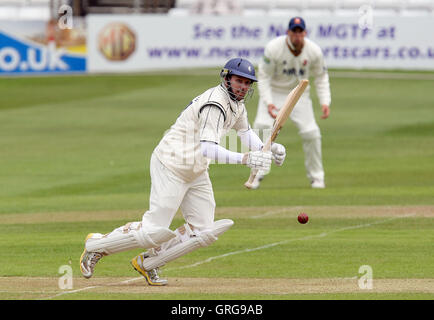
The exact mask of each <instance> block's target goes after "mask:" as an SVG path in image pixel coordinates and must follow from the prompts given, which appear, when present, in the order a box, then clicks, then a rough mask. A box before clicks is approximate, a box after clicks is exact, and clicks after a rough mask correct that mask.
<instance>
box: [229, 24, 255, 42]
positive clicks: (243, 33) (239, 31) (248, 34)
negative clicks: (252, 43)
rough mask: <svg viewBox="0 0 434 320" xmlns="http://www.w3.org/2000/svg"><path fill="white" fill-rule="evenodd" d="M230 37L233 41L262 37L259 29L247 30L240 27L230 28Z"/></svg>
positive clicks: (244, 27)
mask: <svg viewBox="0 0 434 320" xmlns="http://www.w3.org/2000/svg"><path fill="white" fill-rule="evenodd" d="M231 35H232V38H234V39H240V38H245V39H257V38H259V37H260V36H261V35H262V30H261V29H260V28H249V27H246V26H243V25H240V26H234V27H232V28H231Z"/></svg>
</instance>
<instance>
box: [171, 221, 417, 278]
mask: <svg viewBox="0 0 434 320" xmlns="http://www.w3.org/2000/svg"><path fill="white" fill-rule="evenodd" d="M414 215H415V214H414V213H413V214H406V215H402V216H397V217H393V218H389V219H386V220H381V221H377V222H372V223H366V224H360V225H357V226H350V227H345V228H340V229H336V230H332V231H329V232H322V233H320V234H317V235H312V236H306V237H301V238H295V239H289V240H284V241H279V242H275V243H270V244H266V245H263V246H260V247H256V248H250V249H244V250H238V251H233V252H228V253H225V254H222V255H219V256H215V257H210V258H208V259H205V260H203V261H199V262H196V263H193V264H190V265H187V266H182V267H175V268H167V269H165V271H172V270H182V269H187V268H193V267H196V266H199V265H201V264H204V263H208V262H211V261H213V260H216V259H221V258H225V257H228V256H232V255H235V254H241V253H246V252H253V251H258V250H262V249H267V248H271V247H275V246H278V245H281V244H287V243H290V242H294V241H303V240H309V239H314V238H323V237H326V236H328V235H329V234H332V233H336V232H341V231H347V230H353V229H360V228H364V227H370V226H373V225H376V224H381V223H385V222H389V221H392V220H396V219H400V218H407V217H411V216H414Z"/></svg>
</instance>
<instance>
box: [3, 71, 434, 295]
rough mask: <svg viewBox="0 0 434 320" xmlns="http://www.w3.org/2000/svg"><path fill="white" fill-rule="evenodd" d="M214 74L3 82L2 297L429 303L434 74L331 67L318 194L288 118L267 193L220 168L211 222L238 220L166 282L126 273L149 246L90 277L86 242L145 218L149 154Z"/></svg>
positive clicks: (174, 268)
mask: <svg viewBox="0 0 434 320" xmlns="http://www.w3.org/2000/svg"><path fill="white" fill-rule="evenodd" d="M218 71H219V70H218V69H216V70H198V71H197V72H194V73H193V75H190V76H186V75H184V74H183V73H182V72H165V73H152V74H151V73H149V74H137V75H104V76H103V75H95V76H72V77H33V78H0V150H1V151H0V155H1V156H0V181H1V183H0V241H1V246H0V261H1V263H0V299H147V300H148V299H149V300H150V299H433V298H434V256H433V254H432V252H433V249H434V219H433V218H434V108H433V107H434V105H433V103H434V90H433V88H434V73H429V72H418V73H416V72H413V73H408V72H407V73H404V72H378V71H377V72H365V71H364V72H355V71H337V70H335V71H333V70H332V72H331V73H330V75H331V79H330V81H331V89H332V101H333V102H332V111H331V116H330V118H329V119H327V120H321V119H320V112H319V111H320V110H319V107H318V104H317V99H316V96H315V93H314V90H313V92H312V93H313V95H312V96H313V97H314V105H315V112H316V116H317V119H318V123H319V125H320V128H321V131H322V136H323V158H324V167H325V171H326V183H327V188H326V189H324V190H312V189H311V188H310V187H309V182H308V180H307V178H306V175H305V170H304V164H303V161H304V160H303V158H304V156H303V152H302V147H301V141H300V138H299V136H298V135H297V132H296V129H295V127H294V125H293V124H292V123H290V122H288V123H287V125H286V126H285V128H284V129H282V131H281V133H280V135H279V137H278V142H279V143H282V144H284V145H285V146H286V149H287V158H286V160H285V163H284V165H283V167H280V168H278V167H273V168H272V171H271V173H270V174H269V175H268V176H267V178H266V180H264V183H263V184H262V185H261V188H260V189H258V190H255V191H249V190H247V189H245V188H244V187H243V183H244V182H245V180H246V179H247V178H248V175H249V170H248V169H247V168H245V167H241V166H235V165H233V166H231V165H211V168H210V176H211V180H212V183H213V187H214V192H215V199H216V203H217V211H216V218H217V219H220V218H231V219H233V220H234V221H235V225H234V226H233V228H231V229H230V230H229V231H228V232H227V233H225V234H224V235H223V236H221V237H220V239H219V240H218V241H217V242H216V243H215V244H213V245H212V246H210V247H207V248H203V249H200V250H197V251H195V252H193V253H191V254H189V255H187V256H184V257H182V258H180V259H179V260H177V261H174V262H172V263H170V264H169V265H167V266H166V267H164V268H163V270H162V271H163V275H164V276H166V277H168V278H169V282H170V284H169V286H167V287H164V288H153V287H148V286H144V285H143V281H142V280H141V279H139V278H138V277H139V275H138V274H137V273H135V271H134V270H133V269H132V268H131V266H130V265H129V260H130V258H132V257H133V256H134V255H135V254H136V253H138V252H139V251H134V252H126V253H121V254H118V255H113V256H109V257H106V258H104V259H103V260H101V262H100V263H99V264H98V265H97V269H96V273H95V276H94V278H92V279H90V280H85V279H83V278H81V277H80V270H79V267H78V259H79V257H80V254H81V252H82V248H83V240H84V238H85V236H86V235H87V233H89V232H101V233H105V232H109V231H111V230H113V229H114V228H116V227H119V226H121V225H123V224H125V223H126V222H129V221H138V220H140V219H141V216H142V214H143V212H144V211H146V209H147V207H148V198H149V190H150V179H149V160H150V155H151V152H152V150H153V148H154V147H155V146H156V145H157V143H158V142H159V140H160V139H161V137H162V136H163V134H164V132H165V130H167V129H168V128H169V127H170V125H171V124H173V123H174V121H175V120H176V118H177V116H178V115H179V113H180V112H181V111H182V110H183V109H184V107H185V106H186V105H187V104H188V103H189V102H190V100H191V99H192V98H193V97H195V96H196V95H198V94H200V93H201V92H203V91H204V90H206V89H207V88H209V87H211V86H214V85H216V84H217V82H218V81H219V77H218ZM257 100H258V94H257V92H256V93H255V95H254V96H253V99H252V100H251V101H249V102H248V104H247V109H248V112H249V119H250V122H251V123H252V122H253V120H254V117H255V114H256V106H257ZM301 211H304V212H306V213H307V214H308V215H309V217H310V221H309V223H308V224H306V225H301V224H299V223H298V222H297V220H296V217H297V214H298V213H299V212H301ZM180 224H182V219H181V215H180V214H179V213H178V214H177V216H176V218H175V220H174V221H173V227H174V228H176V227H177V226H179V225H180ZM23 261H26V263H23ZM62 265H68V266H71V267H72V271H73V275H74V278H73V279H74V287H73V289H71V290H61V289H59V287H58V279H59V277H60V276H61V275H60V274H59V272H58V270H59V267H60V266H62ZM362 265H369V266H370V267H372V270H373V285H374V286H373V289H371V290H362V289H360V288H359V286H358V282H359V279H360V278H361V277H362V276H363V273H359V268H360V266H362Z"/></svg>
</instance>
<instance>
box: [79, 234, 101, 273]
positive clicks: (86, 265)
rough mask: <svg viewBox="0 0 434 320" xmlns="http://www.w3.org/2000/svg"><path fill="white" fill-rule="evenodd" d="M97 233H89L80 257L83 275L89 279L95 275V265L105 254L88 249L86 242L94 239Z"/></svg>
mask: <svg viewBox="0 0 434 320" xmlns="http://www.w3.org/2000/svg"><path fill="white" fill-rule="evenodd" d="M95 235H97V234H94V233H89V234H88V235H87V237H86V240H85V241H84V243H85V245H84V250H83V253H82V254H81V257H80V270H81V274H82V275H83V277H85V278H86V279H89V278H90V277H92V275H93V271H94V270H95V265H96V264H97V262H98V261H99V260H100V259H101V258H102V257H103V256H104V254H102V253H99V252H89V251H87V250H86V242H87V241H89V239H92V237H93V236H95Z"/></svg>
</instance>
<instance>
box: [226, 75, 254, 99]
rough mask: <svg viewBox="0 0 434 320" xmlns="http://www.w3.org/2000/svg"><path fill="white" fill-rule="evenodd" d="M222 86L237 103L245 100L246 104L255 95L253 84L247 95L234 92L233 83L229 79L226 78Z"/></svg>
mask: <svg viewBox="0 0 434 320" xmlns="http://www.w3.org/2000/svg"><path fill="white" fill-rule="evenodd" d="M222 86H223V87H224V88H226V91H227V92H228V94H229V97H230V98H231V99H232V100H235V101H241V100H244V103H245V102H247V101H248V100H249V99H250V98H251V97H252V96H253V93H254V92H255V89H254V88H253V87H252V86H253V84H251V85H250V87H249V89H248V90H247V92H246V93H245V94H236V93H235V92H234V91H233V90H232V86H231V82H230V80H229V78H224V79H223V80H222Z"/></svg>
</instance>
